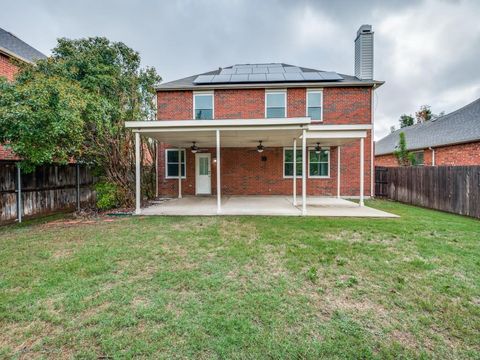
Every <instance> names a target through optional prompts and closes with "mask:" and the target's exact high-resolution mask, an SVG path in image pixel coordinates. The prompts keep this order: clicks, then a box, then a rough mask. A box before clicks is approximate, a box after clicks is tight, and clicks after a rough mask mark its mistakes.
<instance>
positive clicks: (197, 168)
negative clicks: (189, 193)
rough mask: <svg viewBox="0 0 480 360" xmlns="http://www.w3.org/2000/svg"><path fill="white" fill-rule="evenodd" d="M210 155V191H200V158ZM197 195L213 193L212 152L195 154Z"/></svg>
mask: <svg viewBox="0 0 480 360" xmlns="http://www.w3.org/2000/svg"><path fill="white" fill-rule="evenodd" d="M205 155H207V156H208V172H209V174H208V176H209V177H210V192H208V193H199V192H198V171H199V168H200V166H199V159H200V157H201V156H205ZM195 195H212V154H210V153H198V152H197V153H196V154H195Z"/></svg>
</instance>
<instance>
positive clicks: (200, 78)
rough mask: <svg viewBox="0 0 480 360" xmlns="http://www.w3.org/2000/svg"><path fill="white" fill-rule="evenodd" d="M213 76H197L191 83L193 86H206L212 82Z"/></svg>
mask: <svg viewBox="0 0 480 360" xmlns="http://www.w3.org/2000/svg"><path fill="white" fill-rule="evenodd" d="M213 77H214V76H213V75H199V76H197V77H196V79H195V80H194V81H193V82H194V83H195V84H208V83H210V82H212V80H213Z"/></svg>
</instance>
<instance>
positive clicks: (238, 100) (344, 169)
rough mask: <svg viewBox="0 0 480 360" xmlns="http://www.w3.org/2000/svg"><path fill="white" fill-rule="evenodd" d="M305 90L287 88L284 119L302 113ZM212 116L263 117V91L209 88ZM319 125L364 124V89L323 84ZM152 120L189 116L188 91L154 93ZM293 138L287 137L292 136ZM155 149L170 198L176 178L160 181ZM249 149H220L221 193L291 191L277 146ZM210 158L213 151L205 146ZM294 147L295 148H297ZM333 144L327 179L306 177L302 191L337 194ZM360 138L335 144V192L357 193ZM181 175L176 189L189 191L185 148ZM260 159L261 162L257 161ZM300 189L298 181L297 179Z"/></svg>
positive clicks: (190, 161) (191, 175)
mask: <svg viewBox="0 0 480 360" xmlns="http://www.w3.org/2000/svg"><path fill="white" fill-rule="evenodd" d="M306 92H307V88H289V89H288V90H287V117H302V116H306ZM214 94H215V95H214V108H215V114H214V117H215V119H252V118H253V119H255V118H264V117H265V89H235V90H233V89H228V90H223V89H222V90H215V93H214ZM323 98H324V103H323V107H324V110H323V123H325V124H370V123H371V112H370V106H371V105H370V104H371V89H370V88H348V87H347V88H324V90H323ZM157 104H158V113H157V118H158V120H186V119H191V118H192V115H193V92H192V91H159V92H158V93H157ZM371 139H372V137H371V132H370V131H367V138H366V139H365V157H364V160H365V163H364V171H365V177H364V180H365V187H364V193H365V195H366V196H370V189H371V177H370V174H371V146H370V145H371V141H372V140H371ZM292 142H293V140H292ZM166 148H168V144H160V146H159V147H158V157H157V159H158V171H159V174H158V175H159V176H158V181H159V183H158V188H159V194H160V195H161V196H176V195H177V194H178V180H177V179H165V149H166ZM254 150H255V149H254V148H222V156H221V161H222V163H221V168H222V170H221V172H222V184H221V185H222V193H223V194H226V195H291V194H292V188H293V180H292V179H289V178H284V177H283V148H281V147H275V148H269V147H268V144H266V149H265V151H264V152H263V153H262V154H259V153H257V152H256V151H254ZM204 151H205V152H209V153H211V156H212V159H213V158H215V149H205V150H204ZM299 151H300V148H299ZM337 151H338V148H337V147H331V149H330V177H329V178H321V179H319V178H308V179H307V194H308V195H317V196H336V195H337ZM359 153H360V141H359V140H357V141H355V142H353V143H350V144H347V145H344V146H342V148H341V195H342V196H358V195H359V192H360V180H359V172H360V164H359V160H360V154H359ZM186 154H187V157H186V161H187V163H186V167H187V169H186V170H187V176H186V179H184V180H182V192H183V193H184V194H186V195H195V155H194V154H192V153H191V152H190V151H187V152H186ZM262 157H265V158H266V161H262ZM211 180H212V194H215V192H216V164H215V163H212V174H211ZM297 192H298V193H299V194H300V193H301V179H300V178H299V179H298V180H297Z"/></svg>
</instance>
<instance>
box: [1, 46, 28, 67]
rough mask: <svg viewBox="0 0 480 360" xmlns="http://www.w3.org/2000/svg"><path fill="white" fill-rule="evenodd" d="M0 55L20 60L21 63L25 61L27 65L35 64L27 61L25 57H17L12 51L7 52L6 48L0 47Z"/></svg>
mask: <svg viewBox="0 0 480 360" xmlns="http://www.w3.org/2000/svg"><path fill="white" fill-rule="evenodd" d="M0 53H3V54H5V55H7V56H9V57H12V58H15V59H18V60H20V61H23V62H25V63H27V64H32V65H33V64H34V62H33V61H30V60H27V59H25V58H24V57H22V56H20V55H17V54H15V53H13V52H12V51H10V50H7V49H5V48H4V47H1V46H0Z"/></svg>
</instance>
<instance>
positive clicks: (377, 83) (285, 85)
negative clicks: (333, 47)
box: [155, 81, 385, 92]
mask: <svg viewBox="0 0 480 360" xmlns="http://www.w3.org/2000/svg"><path fill="white" fill-rule="evenodd" d="M383 84H385V81H366V82H360V81H344V82H291V83H290V82H289V83H285V82H281V83H238V84H216V85H213V86H212V85H184V86H172V87H167V84H165V85H160V86H157V87H156V88H155V90H156V91H157V92H160V91H175V90H180V91H181V90H220V89H257V88H261V89H285V88H298V87H319V88H324V87H346V86H348V87H352V86H355V87H364V86H365V87H366V86H368V87H374V88H378V87H380V86H382V85H383Z"/></svg>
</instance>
